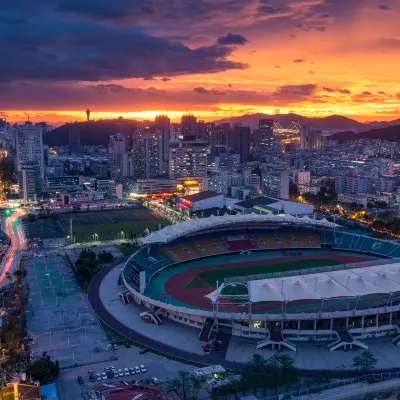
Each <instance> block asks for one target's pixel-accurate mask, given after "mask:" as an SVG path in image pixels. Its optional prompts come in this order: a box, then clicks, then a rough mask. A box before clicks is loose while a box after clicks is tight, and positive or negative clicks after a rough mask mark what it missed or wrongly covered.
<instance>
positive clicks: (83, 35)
mask: <svg viewBox="0 0 400 400" xmlns="http://www.w3.org/2000/svg"><path fill="white" fill-rule="evenodd" d="M53 17H54V16H53V15H52V14H43V15H42V16H41V18H33V17H32V18H31V19H30V20H29V21H28V22H26V23H25V24H24V26H23V29H10V28H9V27H8V26H7V25H5V24H0V48H1V49H2V52H4V53H5V54H7V57H4V58H3V59H2V62H1V63H0V80H35V79H46V80H83V81H96V80H109V79H121V78H122V79H123V78H151V77H153V76H174V75H184V74H196V73H210V72H220V71H226V70H229V69H244V68H246V67H247V65H245V64H243V63H240V62H235V61H230V60H228V59H227V58H228V57H229V56H230V55H231V54H232V52H233V48H232V47H228V46H221V45H212V46H204V47H198V48H194V49H191V48H189V47H187V46H185V45H183V44H181V43H178V42H173V41H170V40H168V39H165V38H160V37H155V36H151V35H149V34H147V33H145V32H144V31H143V29H141V28H140V27H134V26H126V25H116V24H109V23H100V22H91V21H84V20H81V19H64V20H60V19H55V18H53ZM26 32H31V34H30V35H27V34H26Z"/></svg>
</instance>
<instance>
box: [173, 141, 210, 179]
mask: <svg viewBox="0 0 400 400" xmlns="http://www.w3.org/2000/svg"><path fill="white" fill-rule="evenodd" d="M206 175H207V142H206V141H203V140H195V139H194V138H193V139H192V140H174V141H171V142H170V144H169V176H170V178H177V177H204V176H206Z"/></svg>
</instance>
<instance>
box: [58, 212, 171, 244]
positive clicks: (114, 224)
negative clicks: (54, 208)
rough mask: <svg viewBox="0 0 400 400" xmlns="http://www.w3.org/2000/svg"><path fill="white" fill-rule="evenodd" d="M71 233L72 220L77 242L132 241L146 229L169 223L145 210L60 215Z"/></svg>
mask: <svg viewBox="0 0 400 400" xmlns="http://www.w3.org/2000/svg"><path fill="white" fill-rule="evenodd" d="M58 218H59V220H60V222H61V223H62V225H63V226H64V230H65V232H68V233H69V223H70V222H69V221H70V219H71V218H72V227H73V234H74V237H75V241H76V242H91V241H93V239H94V235H95V234H97V236H96V240H97V241H101V240H113V239H127V240H129V239H131V238H132V237H136V236H141V235H143V232H144V230H145V229H149V230H154V229H155V228H156V227H158V225H165V224H167V223H168V222H167V221H165V220H161V219H158V218H157V217H156V216H154V215H153V214H150V213H149V212H148V211H147V210H145V209H142V208H141V209H125V210H103V211H89V212H76V213H68V214H60V215H59V216H58Z"/></svg>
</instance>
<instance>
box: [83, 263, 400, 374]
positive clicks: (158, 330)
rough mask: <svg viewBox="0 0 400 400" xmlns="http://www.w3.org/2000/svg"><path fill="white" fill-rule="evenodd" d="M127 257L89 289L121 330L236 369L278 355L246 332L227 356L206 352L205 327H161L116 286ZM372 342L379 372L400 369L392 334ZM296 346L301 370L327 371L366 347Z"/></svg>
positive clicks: (174, 352)
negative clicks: (126, 299) (201, 337)
mask: <svg viewBox="0 0 400 400" xmlns="http://www.w3.org/2000/svg"><path fill="white" fill-rule="evenodd" d="M127 259H128V257H125V258H124V259H122V260H120V261H118V262H115V263H114V264H111V265H109V266H107V267H105V268H104V269H103V270H101V271H100V272H99V273H98V274H97V275H96V276H95V277H94V278H93V280H92V282H91V283H90V286H89V290H88V297H89V302H90V304H91V306H92V308H93V309H94V311H95V312H96V314H97V315H98V317H99V318H100V319H101V320H102V321H103V322H104V323H105V324H107V325H108V326H110V327H111V328H112V329H114V330H115V331H117V332H118V333H120V334H121V335H123V336H125V337H127V338H129V339H130V340H133V341H135V342H137V343H139V344H141V345H143V346H146V347H149V348H151V349H154V350H157V351H160V352H162V353H164V354H166V355H170V356H172V357H178V358H181V359H184V360H188V361H191V362H196V363H201V364H220V365H223V366H224V367H226V368H232V369H241V368H242V367H243V365H244V363H245V362H246V361H247V360H248V359H249V358H250V357H251V355H252V354H254V353H260V354H262V355H263V356H264V357H269V356H272V355H273V354H275V352H274V351H272V350H266V349H262V350H256V349H255V342H254V341H249V340H248V339H246V338H244V337H232V338H231V341H230V344H229V347H228V351H227V354H226V357H227V359H224V358H223V357H221V356H219V354H221V353H218V352H216V353H215V354H213V353H211V354H210V356H208V357H204V355H203V352H202V350H201V342H200V341H198V340H197V337H198V334H199V332H200V329H195V328H190V327H187V326H185V325H181V324H177V323H175V322H173V321H169V320H165V323H164V325H162V326H156V325H153V324H150V323H148V322H146V321H143V320H142V319H141V318H140V317H139V312H140V311H143V310H144V309H142V308H140V307H139V306H137V305H136V304H129V305H123V304H122V303H121V302H120V300H119V298H118V292H119V290H121V288H122V287H118V286H117V279H118V274H119V273H120V271H121V270H122V266H123V263H124V262H125V260H127ZM123 290H124V289H123ZM132 327H135V329H133V328H132ZM166 342H167V343H166ZM367 343H368V345H369V347H370V350H371V351H372V352H373V353H374V355H375V356H376V358H377V359H378V365H377V368H378V370H379V371H380V372H389V371H390V372H398V371H400V348H398V347H396V346H394V345H393V344H392V343H391V337H383V338H377V339H371V340H368V341H367ZM297 346H298V351H297V352H296V353H293V352H289V353H288V354H290V355H291V356H293V357H294V358H295V361H296V364H297V366H298V368H299V369H300V373H301V374H302V375H324V370H326V369H336V368H337V367H338V365H339V364H343V363H345V364H346V365H351V364H352V359H353V357H354V356H355V355H357V354H359V353H361V350H353V351H348V352H334V354H332V353H330V352H329V350H328V349H327V348H326V345H325V344H322V343H321V344H320V343H318V344H316V343H315V342H314V343H313V344H308V343H298V344H297ZM221 355H222V354H221ZM329 359H330V360H331V361H330V362H329V361H328V360H329Z"/></svg>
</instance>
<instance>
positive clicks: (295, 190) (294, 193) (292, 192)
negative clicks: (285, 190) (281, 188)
mask: <svg viewBox="0 0 400 400" xmlns="http://www.w3.org/2000/svg"><path fill="white" fill-rule="evenodd" d="M289 194H290V195H292V196H297V195H298V194H299V189H298V187H297V185H296V184H295V183H291V184H290V185H289Z"/></svg>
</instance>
